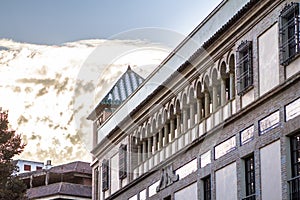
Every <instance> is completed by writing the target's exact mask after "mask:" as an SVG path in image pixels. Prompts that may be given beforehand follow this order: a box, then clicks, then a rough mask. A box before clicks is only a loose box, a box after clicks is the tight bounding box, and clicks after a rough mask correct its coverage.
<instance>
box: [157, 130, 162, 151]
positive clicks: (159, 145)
mask: <svg viewBox="0 0 300 200" xmlns="http://www.w3.org/2000/svg"><path fill="white" fill-rule="evenodd" d="M162 147H163V132H162V129H161V128H160V129H159V131H158V150H161V149H162Z"/></svg>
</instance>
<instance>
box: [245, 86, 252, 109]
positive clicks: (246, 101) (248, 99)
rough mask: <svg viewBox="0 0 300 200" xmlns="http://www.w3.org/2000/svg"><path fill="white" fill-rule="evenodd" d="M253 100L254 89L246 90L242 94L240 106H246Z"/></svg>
mask: <svg viewBox="0 0 300 200" xmlns="http://www.w3.org/2000/svg"><path fill="white" fill-rule="evenodd" d="M253 101H254V89H252V90H250V91H248V92H247V93H246V94H244V95H243V96H242V108H244V107H246V106H247V105H249V104H250V103H252V102H253Z"/></svg>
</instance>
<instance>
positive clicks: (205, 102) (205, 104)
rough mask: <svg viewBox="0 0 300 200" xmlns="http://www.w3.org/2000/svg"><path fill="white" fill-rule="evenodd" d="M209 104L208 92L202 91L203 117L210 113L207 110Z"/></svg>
mask: <svg viewBox="0 0 300 200" xmlns="http://www.w3.org/2000/svg"><path fill="white" fill-rule="evenodd" d="M209 104H210V99H209V93H208V91H205V92H204V112H205V117H208V115H209V114H210V112H209Z"/></svg>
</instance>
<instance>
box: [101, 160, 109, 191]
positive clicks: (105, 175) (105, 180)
mask: <svg viewBox="0 0 300 200" xmlns="http://www.w3.org/2000/svg"><path fill="white" fill-rule="evenodd" d="M108 189H109V161H108V160H105V159H104V160H103V162H102V191H103V192H105V191H106V190H108Z"/></svg>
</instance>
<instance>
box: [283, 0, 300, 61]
mask: <svg viewBox="0 0 300 200" xmlns="http://www.w3.org/2000/svg"><path fill="white" fill-rule="evenodd" d="M279 34H280V37H279V38H280V40H279V41H280V49H279V52H280V63H281V64H282V65H284V66H286V65H288V64H289V63H290V62H291V61H292V60H293V59H294V58H295V57H296V55H297V54H299V52H300V51H299V3H291V4H289V5H286V7H285V8H284V9H283V10H282V11H281V13H280V16H279Z"/></svg>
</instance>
